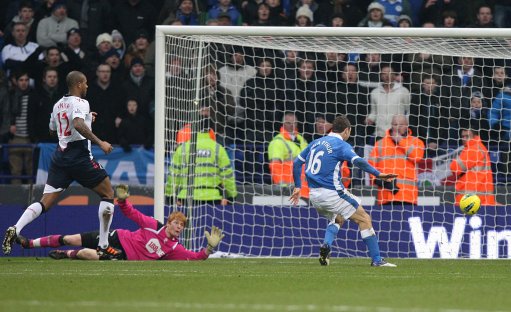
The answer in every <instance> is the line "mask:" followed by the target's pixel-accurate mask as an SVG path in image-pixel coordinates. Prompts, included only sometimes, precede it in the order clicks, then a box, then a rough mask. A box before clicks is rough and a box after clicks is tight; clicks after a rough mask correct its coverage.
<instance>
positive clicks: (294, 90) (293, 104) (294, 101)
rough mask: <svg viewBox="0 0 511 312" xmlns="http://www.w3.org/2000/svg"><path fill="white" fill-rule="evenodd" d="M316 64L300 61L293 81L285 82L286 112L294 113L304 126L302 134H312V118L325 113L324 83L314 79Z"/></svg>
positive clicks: (306, 60) (310, 61)
mask: <svg viewBox="0 0 511 312" xmlns="http://www.w3.org/2000/svg"><path fill="white" fill-rule="evenodd" d="M315 67H316V64H315V62H314V61H312V60H308V59H304V60H301V61H300V63H299V67H298V75H297V78H296V79H295V80H287V81H286V88H285V90H286V104H285V105H286V107H285V110H286V111H290V112H295V114H296V117H297V119H298V121H299V122H301V123H303V124H304V129H303V132H304V133H308V134H312V133H313V132H314V120H315V118H314V116H315V115H316V113H325V112H326V109H327V108H326V106H327V105H326V104H327V103H326V90H325V87H326V86H325V83H324V82H323V81H319V80H318V79H317V78H316V75H317V72H316V68H315Z"/></svg>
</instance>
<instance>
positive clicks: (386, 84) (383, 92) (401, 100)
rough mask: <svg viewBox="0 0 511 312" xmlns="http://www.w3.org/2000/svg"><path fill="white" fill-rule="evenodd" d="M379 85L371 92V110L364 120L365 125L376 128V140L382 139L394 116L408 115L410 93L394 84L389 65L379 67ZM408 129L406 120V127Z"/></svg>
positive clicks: (399, 85)
mask: <svg viewBox="0 0 511 312" xmlns="http://www.w3.org/2000/svg"><path fill="white" fill-rule="evenodd" d="M380 76H381V85H380V86H378V87H377V88H375V89H374V90H373V91H371V95H370V99H371V110H370V113H369V115H368V116H367V118H366V124H367V125H369V126H370V125H374V126H375V127H376V130H375V136H376V140H379V139H380V138H382V137H384V136H385V135H386V132H387V130H388V129H390V127H391V124H392V119H393V116H394V115H398V114H400V115H408V113H409V112H410V92H409V91H408V89H407V88H405V87H404V86H403V85H402V84H401V83H399V82H396V73H395V72H394V70H393V69H392V66H391V65H389V64H384V65H382V67H381V74H380ZM406 126H407V127H408V120H407V125H406Z"/></svg>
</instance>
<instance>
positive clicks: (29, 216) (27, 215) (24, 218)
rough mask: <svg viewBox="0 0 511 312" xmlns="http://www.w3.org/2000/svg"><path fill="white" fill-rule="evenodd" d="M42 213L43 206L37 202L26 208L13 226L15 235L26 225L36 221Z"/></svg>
mask: <svg viewBox="0 0 511 312" xmlns="http://www.w3.org/2000/svg"><path fill="white" fill-rule="evenodd" d="M42 212H43V206H42V205H41V203H39V202H36V203H33V204H32V205H30V206H28V207H27V209H25V211H24V212H23V214H22V215H21V217H20V218H19V220H18V223H16V225H14V226H15V227H16V235H18V234H19V233H20V232H21V230H23V228H24V227H25V226H26V225H27V224H29V223H30V222H32V221H34V220H35V219H37V217H39V216H40V215H41V213H42Z"/></svg>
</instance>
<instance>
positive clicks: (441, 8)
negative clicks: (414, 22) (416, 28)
mask: <svg viewBox="0 0 511 312" xmlns="http://www.w3.org/2000/svg"><path fill="white" fill-rule="evenodd" d="M466 5H467V3H466V1H463V0H424V2H423V3H422V8H421V10H420V14H419V15H420V16H419V17H420V19H421V21H422V22H423V23H424V22H426V21H428V22H432V23H434V24H435V25H442V24H443V21H442V20H443V13H444V12H446V11H451V12H457V14H458V17H460V18H464V17H465V14H466V9H465V8H464V6H466ZM465 24H466V22H465V20H459V21H458V25H465Z"/></svg>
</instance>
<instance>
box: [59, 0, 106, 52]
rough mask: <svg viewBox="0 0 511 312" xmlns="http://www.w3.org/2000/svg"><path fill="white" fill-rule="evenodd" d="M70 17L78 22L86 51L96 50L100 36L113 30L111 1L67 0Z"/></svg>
mask: <svg viewBox="0 0 511 312" xmlns="http://www.w3.org/2000/svg"><path fill="white" fill-rule="evenodd" d="M67 8H68V10H67V12H68V16H69V17H70V18H72V19H74V20H76V21H77V22H78V25H79V28H80V30H81V36H82V43H83V47H84V49H85V50H86V51H87V52H89V53H92V52H94V50H96V38H97V37H98V36H99V34H102V33H105V32H110V31H111V30H112V7H111V5H110V1H101V0H67Z"/></svg>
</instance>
